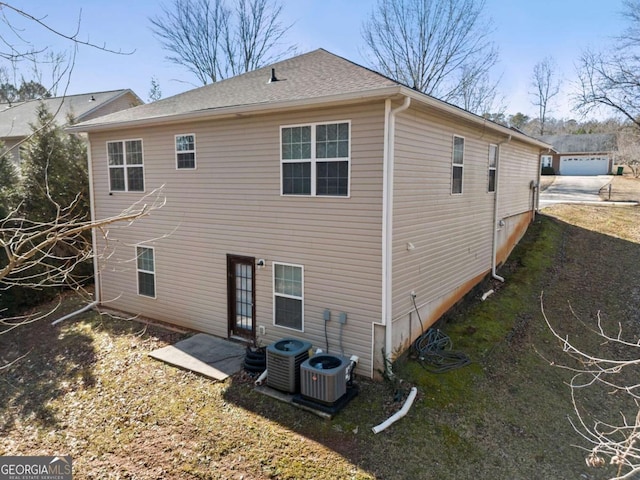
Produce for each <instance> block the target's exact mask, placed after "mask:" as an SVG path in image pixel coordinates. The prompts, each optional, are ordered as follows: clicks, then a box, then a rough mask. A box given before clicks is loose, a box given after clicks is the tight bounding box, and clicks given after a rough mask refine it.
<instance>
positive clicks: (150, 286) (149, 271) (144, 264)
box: [136, 247, 156, 298]
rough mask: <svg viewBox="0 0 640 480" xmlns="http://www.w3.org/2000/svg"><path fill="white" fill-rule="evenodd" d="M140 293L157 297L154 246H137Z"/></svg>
mask: <svg viewBox="0 0 640 480" xmlns="http://www.w3.org/2000/svg"><path fill="white" fill-rule="evenodd" d="M136 270H137V272H138V295H142V296H145V297H152V298H156V261H155V254H154V251H153V248H152V247H136Z"/></svg>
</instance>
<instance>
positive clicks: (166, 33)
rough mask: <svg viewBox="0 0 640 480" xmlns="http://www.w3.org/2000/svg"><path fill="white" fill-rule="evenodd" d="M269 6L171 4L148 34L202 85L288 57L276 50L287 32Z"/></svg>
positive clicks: (268, 2) (250, 0)
mask: <svg viewBox="0 0 640 480" xmlns="http://www.w3.org/2000/svg"><path fill="white" fill-rule="evenodd" d="M282 8H283V7H282V5H280V4H279V3H277V2H276V1H274V0H236V4H235V10H234V9H232V8H229V7H228V6H227V2H226V1H225V0H173V3H172V4H171V5H170V6H163V7H162V14H161V15H157V16H155V17H152V18H150V19H149V21H150V22H151V31H152V32H153V34H154V35H155V36H156V38H157V39H158V40H159V41H160V44H161V45H162V48H164V49H165V50H166V51H167V52H168V53H169V54H168V55H167V57H166V59H167V60H168V61H170V62H172V63H175V64H176V65H181V66H183V67H185V68H186V69H187V70H188V71H190V72H191V73H192V74H193V75H195V77H196V78H197V79H198V80H199V81H200V82H201V83H202V84H203V85H206V84H208V83H213V82H217V81H219V80H222V79H224V78H227V77H228V76H231V75H238V74H241V73H245V72H248V71H251V70H254V69H256V68H259V67H262V66H264V65H266V64H267V63H271V62H273V61H276V60H278V59H280V58H282V57H283V56H284V55H286V54H288V53H290V52H292V51H293V50H294V47H285V48H280V42H281V41H282V40H283V39H284V36H285V34H286V33H287V31H288V30H289V28H290V27H289V26H284V25H283V24H282V23H281V22H280V17H281V15H282Z"/></svg>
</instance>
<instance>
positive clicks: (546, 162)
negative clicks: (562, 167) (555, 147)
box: [542, 155, 553, 168]
mask: <svg viewBox="0 0 640 480" xmlns="http://www.w3.org/2000/svg"><path fill="white" fill-rule="evenodd" d="M552 161H553V156H551V155H542V168H545V167H550V166H551V162H552Z"/></svg>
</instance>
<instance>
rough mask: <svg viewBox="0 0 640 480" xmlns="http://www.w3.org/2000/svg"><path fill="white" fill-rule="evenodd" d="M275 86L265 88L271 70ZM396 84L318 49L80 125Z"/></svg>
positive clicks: (322, 95)
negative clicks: (273, 71) (272, 70)
mask: <svg viewBox="0 0 640 480" xmlns="http://www.w3.org/2000/svg"><path fill="white" fill-rule="evenodd" d="M272 68H273V69H274V70H275V75H276V77H277V78H278V81H277V82H272V83H269V79H270V78H271V69H272ZM398 85H399V83H397V82H395V81H393V80H391V79H389V78H387V77H385V76H383V75H381V74H379V73H376V72H374V71H372V70H369V69H366V68H364V67H361V66H360V65H356V64H355V63H352V62H350V61H348V60H345V59H344V58H341V57H338V56H336V55H334V54H332V53H329V52H327V51H326V50H323V49H318V50H314V51H312V52H309V53H306V54H303V55H299V56H296V57H293V58H290V59H288V60H283V61H281V62H278V63H276V64H273V65H269V66H267V67H263V68H260V69H258V70H254V71H252V72H249V73H245V74H243V75H239V76H237V77H233V78H229V79H226V80H222V81H219V82H216V83H213V84H210V85H205V86H204V87H200V88H196V89H194V90H190V91H188V92H184V93H181V94H178V95H175V96H173V97H169V98H165V99H162V100H159V101H157V102H153V103H149V104H146V105H140V106H138V107H134V108H131V109H127V110H123V111H120V112H116V113H113V114H111V115H107V116H104V117H101V118H99V119H93V120H89V121H87V122H83V123H82V124H81V125H87V126H89V125H99V124H107V123H120V122H128V121H133V120H145V119H149V120H151V119H154V118H161V117H167V116H172V115H180V114H186V113H191V112H199V111H206V110H211V111H212V112H213V111H215V110H216V109H220V108H226V107H236V106H250V105H261V104H264V105H266V104H269V103H277V102H280V101H301V100H306V99H312V98H321V97H325V96H326V97H329V96H334V95H340V94H345V95H348V94H355V93H361V92H365V91H371V90H377V89H380V88H384V87H393V86H398Z"/></svg>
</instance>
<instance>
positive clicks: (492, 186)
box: [487, 145, 498, 192]
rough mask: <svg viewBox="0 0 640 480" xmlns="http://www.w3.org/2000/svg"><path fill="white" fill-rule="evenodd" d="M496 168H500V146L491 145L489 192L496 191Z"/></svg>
mask: <svg viewBox="0 0 640 480" xmlns="http://www.w3.org/2000/svg"><path fill="white" fill-rule="evenodd" d="M496 168H498V146H497V145H489V186H488V188H487V191H488V192H495V191H496Z"/></svg>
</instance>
